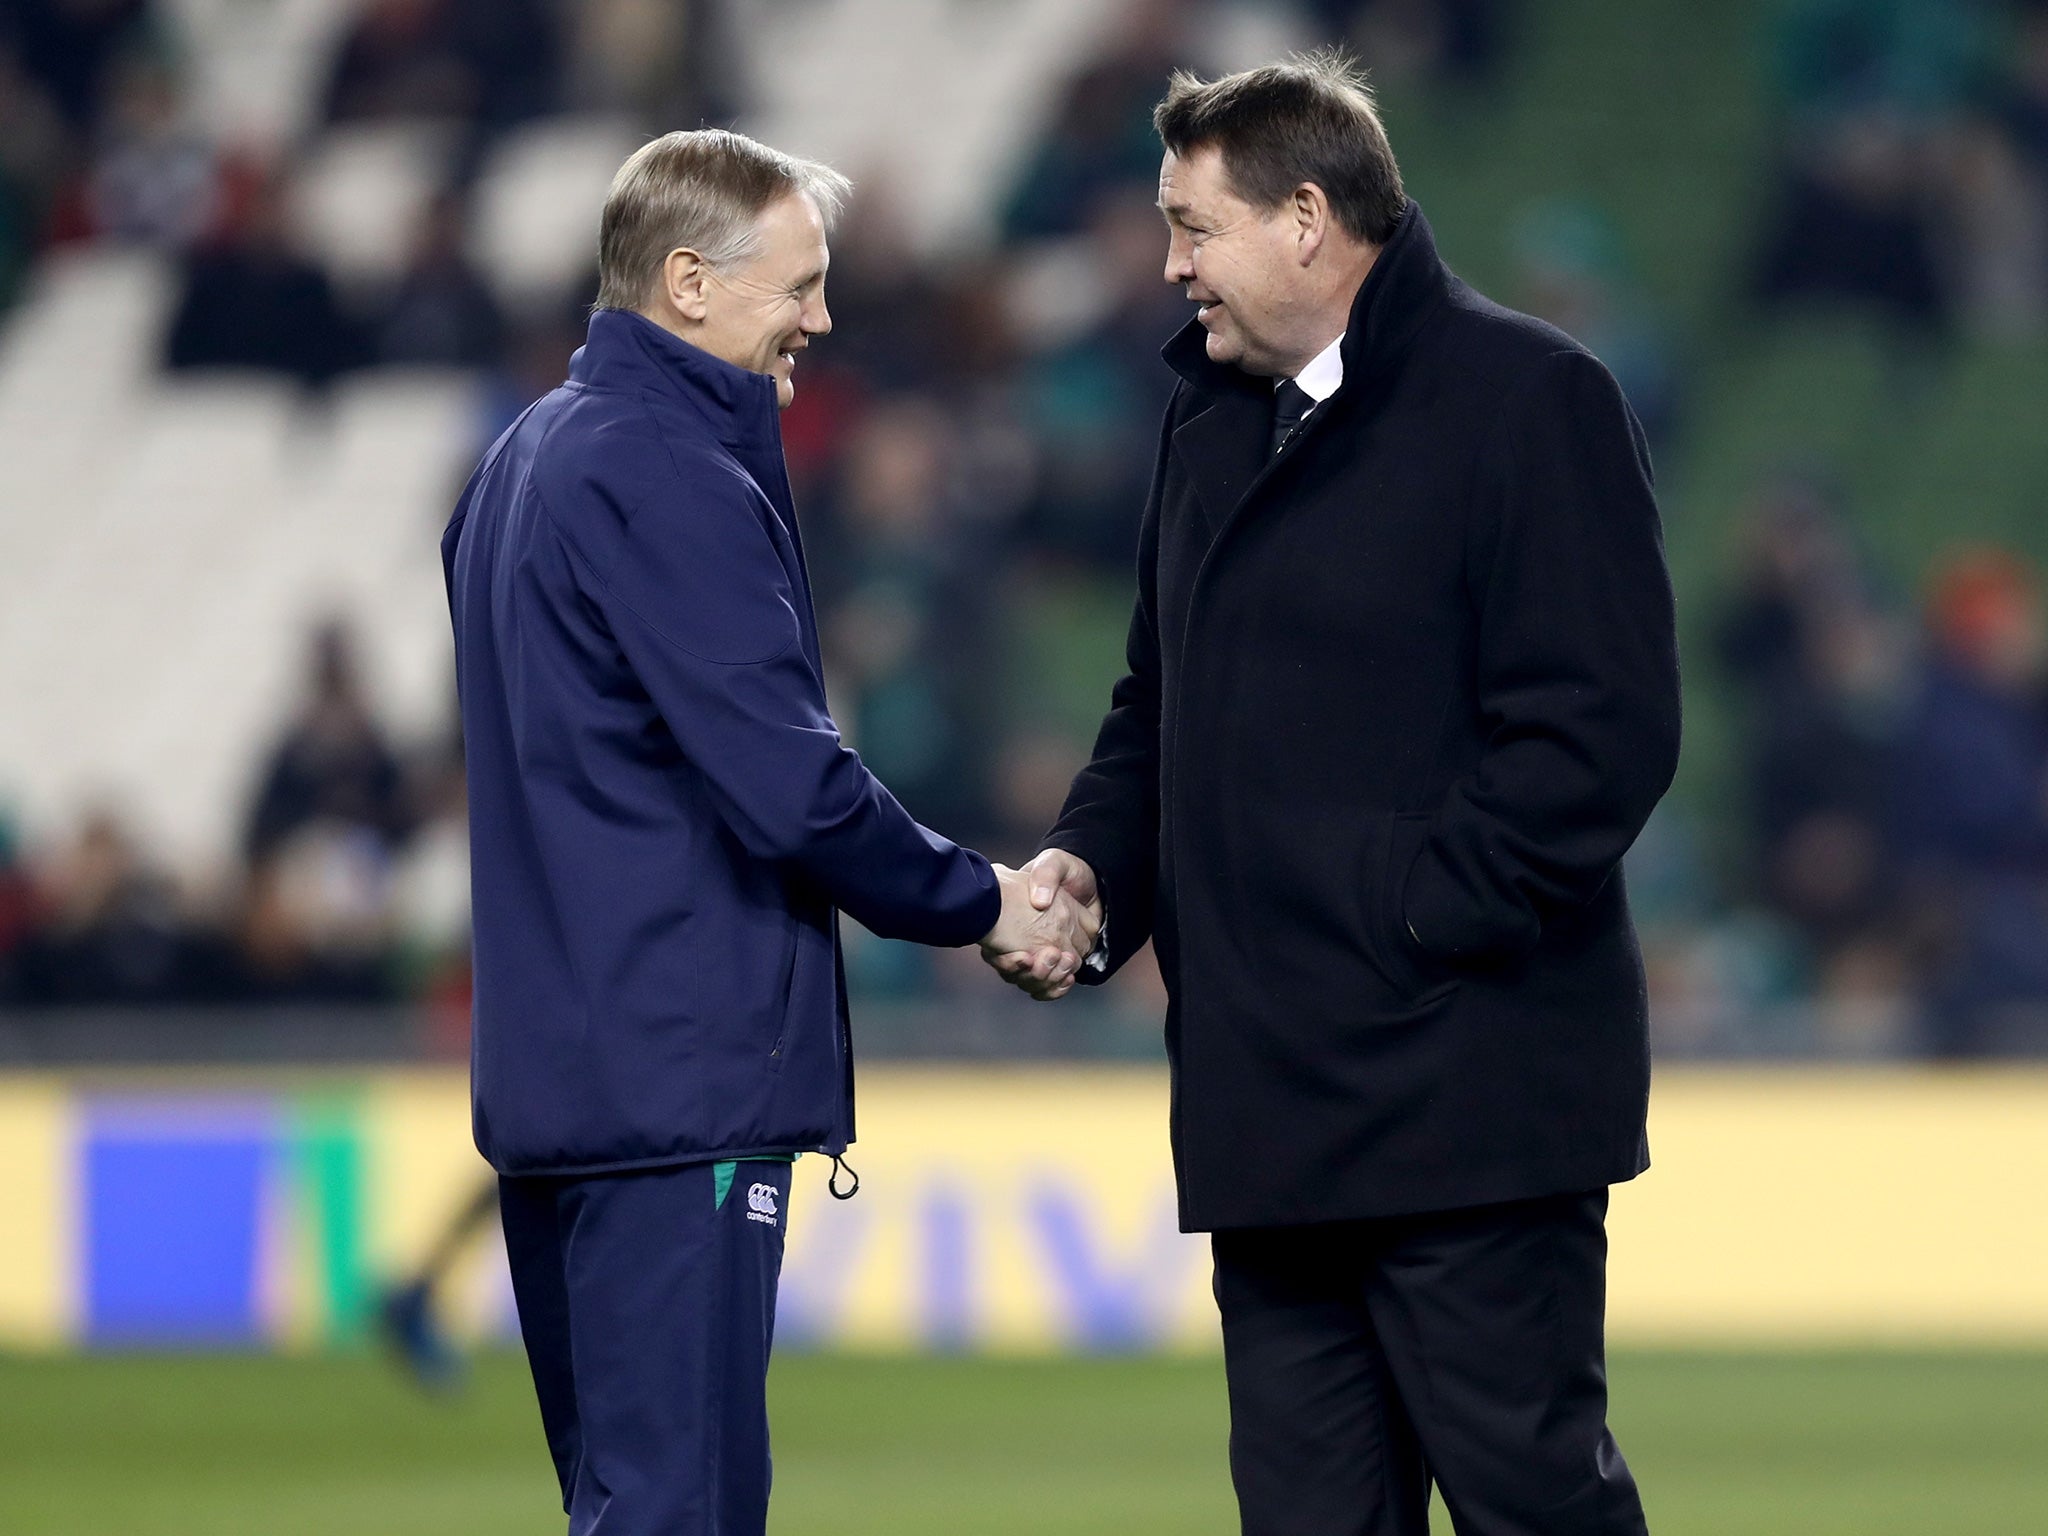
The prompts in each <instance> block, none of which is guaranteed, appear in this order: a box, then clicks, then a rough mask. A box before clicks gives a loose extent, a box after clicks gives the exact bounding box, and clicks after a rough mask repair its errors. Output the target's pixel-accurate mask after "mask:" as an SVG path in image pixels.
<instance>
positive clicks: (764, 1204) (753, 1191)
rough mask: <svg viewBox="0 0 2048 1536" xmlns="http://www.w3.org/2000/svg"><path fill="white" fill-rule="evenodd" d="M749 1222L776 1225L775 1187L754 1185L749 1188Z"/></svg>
mask: <svg viewBox="0 0 2048 1536" xmlns="http://www.w3.org/2000/svg"><path fill="white" fill-rule="evenodd" d="M747 1220H749V1221H764V1222H766V1223H767V1224H768V1225H769V1226H771V1227H772V1226H774V1225H775V1186H774V1185H773V1184H753V1185H749V1186H748V1188H747Z"/></svg>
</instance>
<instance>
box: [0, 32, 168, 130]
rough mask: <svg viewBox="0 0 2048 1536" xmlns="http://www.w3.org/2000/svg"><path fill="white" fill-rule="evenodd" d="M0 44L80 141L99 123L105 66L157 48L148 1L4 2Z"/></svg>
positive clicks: (158, 42) (157, 36)
mask: <svg viewBox="0 0 2048 1536" xmlns="http://www.w3.org/2000/svg"><path fill="white" fill-rule="evenodd" d="M0 41H4V42H5V43H6V44H8V45H9V48H10V51H11V52H12V53H13V54H14V56H15V57H16V58H18V59H19V60H20V61H21V66H22V69H23V71H24V72H25V73H26V74H27V75H28V76H29V77H30V78H31V79H33V80H35V81H36V82H37V83H38V84H39V85H41V86H42V87H43V88H44V89H45V90H47V91H48V92H49V93H50V97H51V99H52V100H53V101H54V102H55V103H56V105H57V108H58V110H59V111H60V112H62V113H63V114H64V117H65V120H66V121H67V122H68V123H69V124H70V125H71V127H72V129H73V130H74V131H75V132H77V133H78V134H79V135H81V136H85V135H88V134H90V132H91V131H92V129H93V128H94V126H95V125H96V124H97V123H98V122H99V121H100V118H101V103H102V99H103V94H104V92H105V90H106V86H107V74H108V68H109V66H110V65H111V64H112V63H113V62H114V61H115V60H116V59H117V58H119V57H120V56H121V55H122V54H124V53H135V52H141V51H145V50H150V49H160V48H161V46H162V33H161V27H160V24H159V22H158V19H157V15H156V7H155V6H153V5H152V4H151V3H150V0H9V3H8V4H7V5H5V6H0Z"/></svg>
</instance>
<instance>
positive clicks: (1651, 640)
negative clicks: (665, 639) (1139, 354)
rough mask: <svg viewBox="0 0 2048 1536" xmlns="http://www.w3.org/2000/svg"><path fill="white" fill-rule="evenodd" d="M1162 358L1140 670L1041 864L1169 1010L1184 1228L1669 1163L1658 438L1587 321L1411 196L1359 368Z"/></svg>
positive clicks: (1667, 597)
mask: <svg viewBox="0 0 2048 1536" xmlns="http://www.w3.org/2000/svg"><path fill="white" fill-rule="evenodd" d="M1203 341H1204V332H1203V331H1202V329H1201V327H1200V326H1199V325H1198V324H1191V325H1189V326H1188V327H1187V328H1186V329H1185V330H1183V331H1182V332H1181V333H1180V334H1179V335H1178V336H1176V337H1175V338H1174V340H1173V341H1172V342H1171V343H1170V344H1169V345H1168V346H1167V348H1166V358H1167V361H1168V362H1169V363H1171V364H1172V365H1173V367H1174V369H1175V371H1176V372H1178V373H1179V374H1180V376H1181V383H1180V385H1179V386H1178V387H1177V389H1176V390H1175V392H1174V395H1173V400H1172V403H1171V404H1170V405H1169V407H1168V408H1167V413H1166V421H1165V425H1164V428H1163V430H1162V433H1161V439H1160V446H1159V458H1158V462H1157V465H1156V468H1155V470H1154V474H1153V481H1152V492H1151V495H1150V498H1149V501H1148V504H1147V506H1146V509H1145V516H1144V521H1143V525H1142V529H1141V534H1140V543H1139V563H1138V601H1137V606H1136V611H1135V614H1134V616H1133V618H1132V622H1131V631H1130V641H1129V650H1128V665H1129V672H1128V675H1127V676H1125V677H1124V678H1123V679H1122V680H1121V681H1120V682H1119V683H1118V684H1117V685H1116V689H1115V692H1114V695H1113V698H1112V706H1111V709H1110V712H1109V714H1108V716H1107V717H1106V719H1105V720H1104V721H1103V725H1102V731H1101V735H1100V737H1099V739H1098V741H1097V743H1096V747H1095V753H1094V758H1093V760H1092V761H1091V762H1090V763H1089V765H1088V766H1087V767H1086V768H1085V769H1084V770H1082V772H1081V773H1080V775H1079V776H1078V777H1077V778H1076V779H1075V781H1074V788H1073V791H1072V794H1071V795H1070V796H1069V798H1068V801H1067V805H1066V809H1065V811H1064V812H1063V814H1062V816H1061V818H1060V821H1059V823H1058V825H1057V826H1056V827H1055V828H1054V829H1053V831H1052V832H1051V833H1050V834H1048V836H1047V838H1046V843H1047V846H1051V847H1059V848H1064V849H1067V850H1069V851H1071V852H1073V853H1075V854H1077V855H1079V856H1080V857H1082V858H1084V859H1086V860H1087V861H1088V862H1089V864H1090V865H1092V866H1093V868H1094V869H1095V871H1096V874H1097V876H1098V877H1099V878H1100V880H1101V881H1102V884H1103V890H1104V893H1105V897H1106V901H1107V905H1108V914H1109V937H1110V942H1111V952H1110V956H1109V958H1110V962H1111V968H1112V969H1114V967H1115V966H1116V965H1118V964H1121V963H1122V962H1123V961H1124V960H1125V959H1127V958H1128V957H1129V956H1130V955H1131V954H1132V953H1133V952H1134V951H1135V950H1136V949H1137V948H1138V947H1139V946H1141V945H1142V944H1143V943H1144V941H1145V940H1146V939H1147V938H1148V937H1149V938H1151V939H1152V940H1153V941H1154V944H1155V948H1156V950H1157V953H1158V957H1159V964H1160V969H1161V971H1162V973H1163V974H1164V977H1165V981H1166V986H1167V991H1168V996H1169V999H1170V1002H1169V1005H1168V1009H1167V1019H1166V1043H1167V1051H1168V1055H1169V1057H1170V1059H1171V1062H1172V1066H1173V1107H1172V1139H1173V1151H1174V1166H1175V1172H1176V1177H1177V1180H1178V1184H1179V1194H1180V1213H1181V1222H1182V1225H1183V1227H1185V1228H1187V1229H1188V1230H1193V1231H1201V1230H1210V1229H1214V1228H1219V1227H1242V1226H1262V1225H1274V1224H1288V1223H1298V1222H1310V1221H1333V1220H1348V1219H1354V1218H1364V1217H1372V1216H1382V1215H1392V1214H1398V1213H1405V1212H1413V1211H1427V1210H1441V1209H1449V1208H1452V1207H1456V1206H1465V1205H1476V1204H1483V1203H1486V1202H1491V1201H1498V1200H1509V1199H1519V1198H1524V1197H1529V1196H1535V1195H1540V1194H1548V1193H1555V1192H1559V1191H1564V1190H1577V1189H1589V1188H1593V1187H1596V1186H1600V1185H1605V1184H1610V1183H1614V1182H1617V1181H1619V1180H1623V1179H1628V1178H1631V1177H1633V1176H1634V1175H1636V1174H1637V1173H1639V1172H1641V1171H1642V1170H1643V1169H1644V1168H1645V1167H1647V1166H1648V1151H1647V1145H1646V1141H1645V1137H1644V1116H1645V1111H1646V1107H1647V1103H1648V1095H1649V1078H1650V1059H1649V1041H1648V1030H1647V1018H1646V1012H1647V1011H1646V1006H1645V997H1644V984H1643V968H1642V958H1641V954H1640V951H1639V949H1638V947H1637V944H1636V938H1635V932H1634V929H1633V927H1632V925H1631V923H1630V921H1629V914H1628V904H1627V899H1626V897H1625V895H1624V893H1623V888H1622V879H1621V872H1620V869H1619V864H1620V861H1621V857H1622V854H1623V853H1624V852H1625V851H1626V850H1627V849H1628V847H1629V845H1630V843H1631V842H1632V841H1634V839H1635V837H1636V834H1637V833H1638V832H1639V831H1641V829H1642V826H1643V823H1644V821H1645V820H1646V819H1647V818H1648V816H1649V814H1650V810H1651V807H1652V806H1654V805H1655V804H1656V803H1657V800H1658V797H1659V796H1661V795H1662V794H1663V793H1664V790H1665V789H1666V788H1667V787H1668V785H1669V784H1670V781H1671V776H1672V773H1673V771H1674V769H1675V767H1676V763H1677V756H1678V721H1679V704H1678V665H1677V655H1676V646H1675V641H1674V635H1673V623H1672V604H1671V586H1670V581H1669V578H1668V576H1667V575H1666V572H1665V567H1664V557H1663V547H1662V539H1661V535H1660V532H1659V527H1658V520H1657V509H1656V503H1655V501H1654V499H1653V497H1652V494H1651V483H1650V463H1649V455H1648V452H1647V450H1646V448H1645V446H1644V442H1643V435H1642V430H1641V428H1640V427H1639V426H1638V425H1637V423H1636V420H1635V417H1634V416H1633V414H1632V413H1631V412H1630V411H1629V408H1628V406H1627V404H1626V403H1625V402H1624V401H1623V399H1622V396H1621V392H1620V390H1619V389H1617V388H1616V386H1615V383H1614V380H1613V378H1612V377H1611V376H1610V375H1609V374H1608V372H1607V370H1606V369H1605V368H1603V367H1602V366H1601V365H1600V363H1599V362H1598V361H1597V360H1596V359H1594V357H1593V356H1592V355H1591V354H1590V353H1588V352H1587V351H1586V350H1585V349H1584V348H1583V347H1581V346H1580V345H1579V344H1578V343H1576V342H1575V341H1573V340H1572V339H1571V338H1570V337H1569V336H1566V335H1565V334H1564V333H1563V332H1561V331H1558V330H1556V329H1555V328H1553V327H1551V326H1548V325H1545V324H1543V323H1542V322H1541V321H1537V320H1533V319H1530V318H1529V317H1527V316H1525V315H1518V314H1515V313H1514V312H1512V311H1510V310H1507V309H1503V308H1501V307H1500V306H1499V305H1496V304H1494V303H1492V302H1490V301H1489V300H1487V299H1485V298H1483V297H1481V296H1480V295H1479V294H1477V293H1475V292H1474V291H1473V290H1472V289H1470V288H1468V287H1466V286H1465V284H1463V283H1462V282H1460V281H1459V280H1458V279H1457V278H1455V277H1453V276H1452V275H1451V274H1450V272H1449V271H1447V270H1446V269H1445V267H1444V266H1443V264H1442V262H1441V261H1440V260H1439V259H1438V257H1437V253H1436V247H1435V243H1434V241H1433V240H1432V239H1431V237H1430V232H1429V226H1428V224H1427V223H1426V222H1425V221H1424V219H1423V217H1422V213H1421V210H1420V209H1418V208H1417V207H1416V206H1415V205H1414V204H1413V203H1410V204H1409V205H1408V209H1407V213H1406V215H1405V216H1404V218H1403V219H1402V222H1401V224H1400V227H1399V229H1398V230H1397V231H1396V233H1395V234H1394V236H1393V237H1392V239H1391V240H1390V241H1389V242H1388V244H1387V246H1386V247H1385V249H1384V250H1383V251H1382V252H1381V254H1380V256H1379V259H1378V260H1377V261H1376V262H1375V263H1374V264H1373V268H1372V271H1371V273H1370V275H1369V276H1368V277H1367V279H1366V281H1365V283H1364V285H1363V286H1362V287H1361V288H1360V290H1359V295H1358V298H1357V301H1356V302H1355V304H1354V306H1353V309H1352V313H1351V320H1350V325H1349V327H1348V329H1347V330H1346V332H1345V336H1344V342H1343V357H1344V382H1343V386H1342V387H1341V388H1340V389H1339V390H1338V391H1337V393H1336V394H1335V395H1333V396H1331V397H1330V399H1329V400H1328V401H1327V402H1325V403H1324V404H1323V405H1321V406H1319V407H1318V408H1317V409H1316V410H1315V411H1314V412H1313V413H1312V414H1311V415H1310V416H1309V418H1308V420H1307V422H1306V423H1305V424H1304V426H1303V427H1302V429H1301V430H1300V431H1299V432H1298V433H1297V434H1296V435H1295V437H1294V439H1293V440H1292V441H1291V442H1290V443H1289V444H1288V446H1287V447H1286V448H1285V449H1283V450H1282V451H1281V453H1280V454H1279V455H1278V456H1277V457H1275V458H1272V459H1270V460H1269V459H1268V457H1267V453H1266V445H1267V434H1268V431H1269V426H1270V423H1271V420H1272V412H1273V405H1272V382H1271V381H1270V380H1268V379H1262V378H1255V377H1252V376H1250V375H1248V374H1245V373H1243V372H1240V371H1239V370H1237V369H1235V368H1231V367H1227V366H1223V365H1219V364H1216V363H1213V362H1211V361H1209V359H1208V358H1207V356H1206V355H1205V353H1204V350H1203Z"/></svg>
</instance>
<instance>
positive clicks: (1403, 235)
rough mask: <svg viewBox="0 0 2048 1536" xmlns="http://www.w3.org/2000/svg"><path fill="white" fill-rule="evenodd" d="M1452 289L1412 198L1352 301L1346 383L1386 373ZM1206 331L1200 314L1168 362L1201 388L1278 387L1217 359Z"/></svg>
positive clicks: (1265, 391)
mask: <svg viewBox="0 0 2048 1536" xmlns="http://www.w3.org/2000/svg"><path fill="white" fill-rule="evenodd" d="M1450 291H1451V274H1450V273H1449V272H1448V271H1447V270H1445V268H1444V264H1443V261H1442V260H1441V259H1440V258H1439V257H1438V256H1437V253H1436V240H1435V239H1434V237H1432V236H1431V234H1430V232H1429V221H1428V220H1427V219H1425V218H1424V217H1423V216H1422V209H1421V208H1420V207H1418V206H1417V205H1416V202H1415V200H1414V199H1413V198H1410V199H1409V200H1408V206H1407V208H1406V209H1405V210H1403V212H1402V214H1401V222H1400V223H1399V224H1397V225H1395V226H1394V233H1393V234H1392V235H1391V236H1390V237H1389V238H1388V240H1387V243H1386V244H1385V245H1384V246H1383V247H1381V249H1380V254H1379V258H1378V259H1377V260H1376V261H1374V262H1373V264H1372V270H1371V271H1370V272H1368V273H1367V274H1366V276H1365V281H1364V282H1363V283H1361V284H1359V286H1358V297H1357V298H1355V299H1353V300H1352V301H1351V318H1350V320H1349V321H1348V322H1347V323H1346V325H1345V327H1344V343H1343V346H1342V348H1341V352H1342V356H1343V358H1344V384H1345V388H1343V389H1340V390H1339V391H1338V393H1339V394H1343V393H1346V392H1347V390H1348V388H1349V386H1351V385H1352V384H1354V383H1355V382H1356V381H1358V380H1360V379H1366V378H1371V377H1372V376H1373V375H1375V374H1377V373H1380V372H1382V371H1383V370H1384V369H1385V368H1386V367H1387V365H1388V364H1390V363H1392V362H1393V361H1394V360H1395V359H1396V358H1398V357H1399V356H1400V355H1401V354H1402V353H1403V352H1405V351H1406V350H1407V349H1408V344H1409V343H1410V342H1412V341H1413V340H1414V339H1415V334H1416V332H1418V331H1420V330H1421V329H1422V326H1423V323H1424V322H1425V321H1426V320H1428V318H1429V317H1430V315H1431V314H1432V313H1433V312H1434V311H1435V309H1436V308H1437V306H1438V305H1439V304H1441V303H1442V302H1443V301H1444V300H1445V298H1447V297H1448V296H1449V294H1450ZM1207 339H1208V333H1207V332H1206V331H1204V330H1203V329H1202V323H1201V321H1199V320H1190V321H1189V322H1188V323H1187V324H1186V325H1184V326H1182V327H1181V329H1180V330H1179V331H1178V332H1177V333H1175V335H1174V338H1173V339H1172V340H1171V341H1169V342H1168V343H1167V344H1166V345H1165V347H1164V348H1162V349H1161V351H1160V356H1162V357H1164V358H1165V359H1166V362H1167V366H1168V367H1170V368H1172V369H1173V371H1174V372H1175V373H1177V374H1179V375H1180V376H1181V377H1182V378H1183V379H1186V380H1187V381H1188V383H1190V384H1192V385H1194V386H1195V387H1196V388H1197V389H1200V390H1204V391H1207V392H1208V393H1211V394H1214V393H1217V392H1219V391H1222V390H1240V391H1251V392H1255V393H1257V394H1259V395H1261V396H1262V397H1264V396H1269V395H1270V394H1271V393H1272V389H1273V381H1272V380H1271V379H1262V378H1258V377H1256V376H1254V375H1252V374H1249V373H1246V372H1245V371H1244V370H1243V369H1242V368H1237V367H1233V366H1232V365H1231V364H1229V363H1218V362H1212V361H1211V360H1210V358H1209V355H1208V351H1207V349H1206V343H1207Z"/></svg>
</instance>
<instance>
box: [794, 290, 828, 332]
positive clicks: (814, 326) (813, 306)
mask: <svg viewBox="0 0 2048 1536" xmlns="http://www.w3.org/2000/svg"><path fill="white" fill-rule="evenodd" d="M800 323H801V324H802V326H803V328H804V334H805V335H806V336H824V335H828V334H830V332H831V330H832V311H831V310H829V309H827V308H826V307H825V300H824V298H823V297H822V296H820V297H819V298H815V299H813V300H811V302H810V303H808V304H806V305H805V306H804V312H803V316H802V319H801V322H800Z"/></svg>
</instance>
